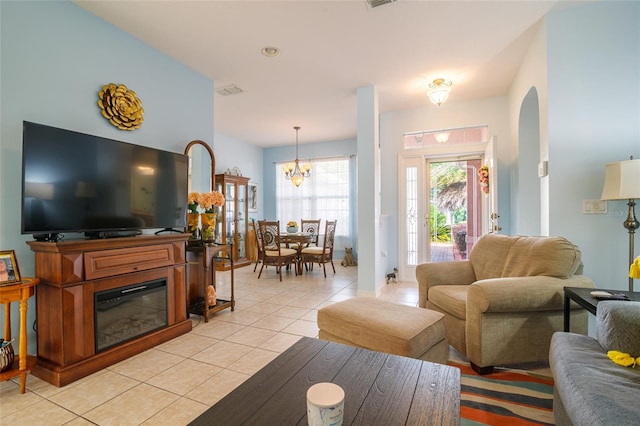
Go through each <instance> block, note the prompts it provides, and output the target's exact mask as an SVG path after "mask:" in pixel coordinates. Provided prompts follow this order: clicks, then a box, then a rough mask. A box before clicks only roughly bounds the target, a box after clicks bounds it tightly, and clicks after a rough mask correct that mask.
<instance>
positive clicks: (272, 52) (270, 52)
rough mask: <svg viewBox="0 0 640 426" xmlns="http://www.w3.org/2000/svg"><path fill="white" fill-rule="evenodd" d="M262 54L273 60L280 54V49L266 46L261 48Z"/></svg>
mask: <svg viewBox="0 0 640 426" xmlns="http://www.w3.org/2000/svg"><path fill="white" fill-rule="evenodd" d="M262 54H263V55H264V56H267V57H269V58H274V57H276V56H278V55H279V54H280V49H278V48H277V47H272V46H267V47H263V48H262Z"/></svg>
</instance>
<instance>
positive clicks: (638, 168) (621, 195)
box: [600, 160, 640, 200]
mask: <svg viewBox="0 0 640 426" xmlns="http://www.w3.org/2000/svg"><path fill="white" fill-rule="evenodd" d="M604 167H605V169H604V170H605V177H604V188H603V189H602V196H601V197H600V198H601V199H602V200H629V199H632V198H640V160H626V161H618V162H616V163H608V164H606V165H605V166H604Z"/></svg>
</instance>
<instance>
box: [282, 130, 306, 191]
mask: <svg viewBox="0 0 640 426" xmlns="http://www.w3.org/2000/svg"><path fill="white" fill-rule="evenodd" d="M294 129H295V131H296V161H295V163H287V164H285V165H284V166H282V171H283V172H284V177H285V178H287V179H288V180H291V182H292V183H293V184H294V185H295V186H300V185H301V184H302V182H303V181H304V178H308V177H309V176H311V164H308V163H306V164H303V165H300V161H299V160H298V130H300V126H294Z"/></svg>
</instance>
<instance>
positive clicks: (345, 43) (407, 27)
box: [75, 0, 572, 147]
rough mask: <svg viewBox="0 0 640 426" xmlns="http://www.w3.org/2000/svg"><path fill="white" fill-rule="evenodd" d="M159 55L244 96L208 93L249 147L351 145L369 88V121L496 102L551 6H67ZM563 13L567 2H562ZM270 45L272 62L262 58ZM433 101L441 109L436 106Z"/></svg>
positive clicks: (359, 1) (423, 1)
mask: <svg viewBox="0 0 640 426" xmlns="http://www.w3.org/2000/svg"><path fill="white" fill-rule="evenodd" d="M75 3H76V4H78V5H80V6H81V7H83V8H85V9H87V10H89V11H90V12H92V13H94V14H95V15H97V16H99V17H101V18H103V19H105V20H106V21H108V22H110V23H112V24H113V25H115V26H117V27H119V28H121V29H122V30H124V31H126V32H128V33H130V34H132V35H133V36H135V37H137V38H138V39H140V40H142V41H144V42H145V43H147V44H149V45H151V46H153V47H155V48H156V49H158V50H160V51H162V52H164V53H165V54H167V55H168V56H170V57H172V58H175V59H176V60H178V61H180V62H182V63H184V64H186V65H187V66H189V67H191V68H193V69H194V70H196V71H198V72H199V73H201V74H203V75H205V76H207V77H209V78H211V79H212V80H214V83H215V88H216V89H218V88H220V87H224V86H227V85H231V84H235V85H237V86H238V87H240V88H241V89H242V90H244V93H241V94H238V95H233V96H222V95H219V94H215V95H213V94H212V96H215V97H214V127H215V129H216V130H217V131H218V132H220V133H223V134H225V135H228V136H232V137H234V138H237V139H240V140H243V141H246V142H249V143H252V144H255V145H258V146H263V147H267V146H277V145H291V144H292V143H294V142H295V131H294V130H293V126H301V128H302V129H301V130H300V143H301V144H303V143H310V142H317V141H332V140H343V139H350V138H354V137H355V136H356V124H357V123H356V113H357V111H356V90H357V88H358V87H362V86H369V85H374V86H376V88H377V91H378V101H379V112H381V113H383V112H389V111H399V110H405V109H413V108H420V107H425V106H429V107H430V108H438V107H437V106H435V105H433V104H431V103H430V102H429V100H428V99H427V97H426V95H425V93H426V89H427V86H428V83H429V82H430V81H432V80H433V79H435V78H438V77H443V78H446V79H447V80H451V81H452V82H453V88H452V92H451V95H450V97H449V100H448V101H447V102H456V101H463V100H471V99H478V98H486V97H493V96H501V95H505V94H506V93H507V90H508V88H509V86H510V84H511V82H512V80H513V78H514V75H515V73H516V71H517V69H518V67H519V65H520V63H521V61H522V58H523V55H524V53H525V52H526V50H527V48H528V46H529V43H530V42H531V38H532V36H533V35H534V32H535V29H536V26H537V25H538V24H539V22H540V19H541V18H542V17H543V16H544V15H545V14H546V13H547V12H548V11H549V10H550V9H551V8H553V7H556V6H558V4H559V3H560V2H559V1H538V0H536V1H525V0H510V1H480V0H472V1H452V0H449V1H428V0H398V1H397V2H395V3H391V4H387V5H384V6H380V7H377V8H375V9H369V8H368V7H367V6H366V3H365V0H341V1H339V0H334V1H312V0H308V1H299V0H298V1H295V0H289V1H268V0H259V1H244V0H235V1H188V0H173V1H75ZM562 3H563V4H564V5H567V4H572V3H571V2H567V1H563V2H562ZM266 46H275V47H277V48H279V49H280V54H279V55H278V56H277V57H275V58H268V57H265V56H263V55H262V54H261V50H262V48H263V47H266ZM446 106H447V104H446V103H445V104H443V105H442V106H441V107H440V108H446Z"/></svg>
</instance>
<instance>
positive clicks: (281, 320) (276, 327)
mask: <svg viewBox="0 0 640 426" xmlns="http://www.w3.org/2000/svg"><path fill="white" fill-rule="evenodd" d="M295 320H296V319H295V318H287V317H282V316H279V315H267V316H265V317H264V318H262V319H261V320H259V321H256V322H255V323H254V324H253V326H252V327H258V328H265V329H267V330H273V331H281V330H282V329H284V328H285V327H287V326H289V325H291V324H292V323H293V322H294V321H295Z"/></svg>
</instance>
